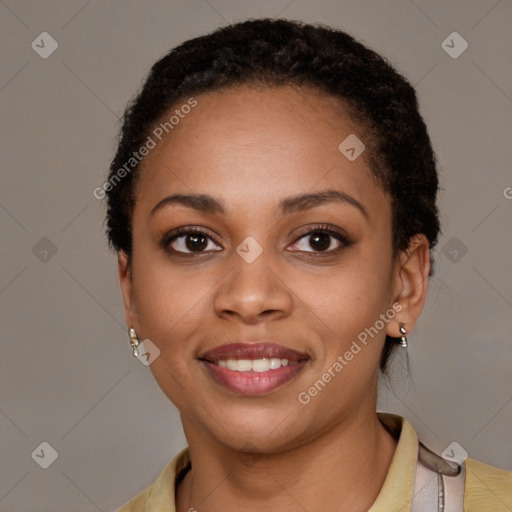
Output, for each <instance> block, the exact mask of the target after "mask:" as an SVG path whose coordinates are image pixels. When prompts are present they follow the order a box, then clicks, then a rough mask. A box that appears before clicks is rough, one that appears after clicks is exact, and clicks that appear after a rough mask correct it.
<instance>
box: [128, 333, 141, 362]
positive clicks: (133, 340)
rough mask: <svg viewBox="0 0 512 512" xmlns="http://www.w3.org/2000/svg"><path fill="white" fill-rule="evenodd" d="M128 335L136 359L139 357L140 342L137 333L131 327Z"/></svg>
mask: <svg viewBox="0 0 512 512" xmlns="http://www.w3.org/2000/svg"><path fill="white" fill-rule="evenodd" d="M128 334H129V335H130V345H131V346H132V349H133V355H134V357H139V349H138V348H137V347H138V346H139V344H140V340H139V338H138V337H137V333H136V332H135V329H133V328H132V327H130V328H129V329H128Z"/></svg>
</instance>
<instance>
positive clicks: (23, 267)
mask: <svg viewBox="0 0 512 512" xmlns="http://www.w3.org/2000/svg"><path fill="white" fill-rule="evenodd" d="M258 16H271V17H274V16H282V17H285V18H290V19H301V20H305V21H311V22H316V21H321V22H325V23H329V24H332V25H334V26H337V27H340V28H343V29H345V30H347V31H348V32H350V33H352V34H353V35H354V36H356V37H358V38H359V39H361V40H362V41H363V42H365V43H367V44H369V45H371V46H372V47H373V48H375V49H376V50H377V51H379V52H381V53H382V54H384V55H385V56H387V57H388V58H389V59H390V61H391V62H392V63H393V64H394V65H395V66H397V67H398V69H400V70H401V71H402V72H403V73H404V74H405V75H406V76H407V77H408V78H409V79H410V80H411V82H412V83H413V84H415V85H416V87H417V91H418V94H419V98H420V102H421V109H422V113H423V114H424V117H425V119H426V122H427V124H428V126H429V130H430V133H431V137H432V139H433V143H434V146H435V149H436V152H437V155H438V159H439V164H440V173H441V175H440V179H441V185H442V188H443V191H442V193H441V197H440V206H441V211H442V217H443V223H444V235H443V237H442V238H441V240H440V243H439V246H438V249H437V250H436V251H435V256H436V258H437V272H436V275H435V277H434V278H433V279H432V280H431V284H430V292H429V299H428V303H427V306H426V310H425V312H424V314H423V316H422V317H421V320H420V322H419V325H418V326H417V329H416V330H415V331H414V333H413V334H412V335H411V336H410V337H409V341H410V348H409V354H410V361H411V370H412V372H411V376H410V377H407V376H406V374H405V369H404V368H405V366H404V364H403V361H400V359H398V360H397V361H396V362H395V365H394V368H395V377H394V378H393V379H392V382H391V383H383V385H382V389H381V398H380V408H381V409H384V410H387V411H391V412H397V413H399V414H403V415H405V416H406V417H407V418H408V420H409V421H410V422H411V423H412V425H413V426H414V427H415V429H416V430H417V432H418V433H419V435H420V438H422V439H423V441H424V442H425V443H426V444H427V445H428V446H430V447H431V448H432V449H434V450H436V451H438V452H439V453H440V452H442V451H443V450H444V449H445V448H446V447H447V446H448V445H449V444H450V443H451V442H452V441H457V442H458V443H459V444H460V445H461V446H462V447H464V449H465V450H466V451H467V452H468V453H469V456H470V457H472V458H475V459H479V460H481V461H484V462H486V463H489V464H492V465H496V466H500V467H503V468H508V469H512V450H511V432H512V429H511V424H512V421H511V420H512V385H511V384H512V381H511V360H512V357H511V343H510V328H511V320H510V318H511V314H512V309H511V308H512V292H511V272H510V268H511V254H512V247H511V237H510V223H509V222H507V221H509V220H510V218H511V215H510V212H511V209H512V200H510V199H507V196H508V197H509V198H510V197H511V196H512V190H511V189H510V188H507V187H512V176H511V172H510V170H511V162H512V149H511V148H512V144H511V143H510V142H511V141H510V135H511V132H512V130H511V128H512V126H511V125H512V117H511V111H512V100H511V98H512V87H511V82H512V81H511V67H510V62H511V59H512V55H511V53H512V41H511V33H512V32H511V31H510V28H511V20H512V3H511V2H510V0H501V1H498V0H472V1H450V2H445V1H441V0H438V1H427V0H415V1H414V2H413V1H408V0H395V1H381V0H373V1H356V0H352V1H333V0H323V1H315V2H311V1H305V0H292V1H290V0H272V1H267V0H265V1H234V0H192V1H188V2H185V1H182V2H179V1H167V2H163V1H148V2H135V1H125V2H121V1H109V2H100V1H96V0H92V1H89V2H87V1H86V0H74V1H66V2H64V1H20V0H18V1H15V0H4V1H0V33H1V41H0V47H1V48H2V50H1V51H2V65H1V69H0V108H1V119H2V123H1V125H2V126H1V140H2V152H1V156H0V158H1V169H2V171H1V189H0V190H1V195H0V223H1V241H2V243H1V244H0V252H1V257H2V265H1V269H0V311H1V322H2V323H1V342H2V357H1V388H2V395H1V399H2V404H1V413H0V428H1V432H2V435H1V448H0V449H1V452H0V461H1V462H0V470H1V483H0V509H1V510H2V511H5V512H24V511H26V512H28V511H36V510H37V511H44V510H51V511H53V512H58V511H68V512H69V511H84V512H86V511H96V510H101V511H111V510H114V509H116V508H117V507H118V506H120V505H121V504H122V503H124V502H125V501H126V500H128V499H129V498H130V497H132V496H133V495H134V494H136V493H137V492H138V491H140V490H141V489H143V488H144V487H146V486H147V485H148V484H150V483H151V482H153V481H154V479H155V478H156V477H157V475H158V474H159V472H160V471H161V469H162V467H163V466H164V464H165V463H166V462H167V461H168V460H169V459H170V458H171V456H172V455H174V454H175V453H176V452H177V451H178V450H179V449H180V448H181V447H182V446H184V443H185V440H184V436H183V433H182V430H181V426H180V421H179V416H178V414H177V411H176V410H175V409H174V407H173V406H172V404H170V402H168V400H167V399H166V398H165V397H164V396H163V394H162V393H161V391H160V390H159V388H158V387H157V385H156V383H155V382H154V381H153V379H152V376H151V373H150V370H149V368H147V367H145V366H143V365H142V364H141V363H140V362H139V361H137V360H136V359H134V358H132V356H131V352H130V349H129V345H128V337H127V335H126V331H125V325H124V316H123V312H122V303H121V296H120V292H119V289H118V284H117V275H116V259H115V257H114V255H112V254H111V253H110V252H109V251H108V249H107V246H106V241H105V238H104V235H103V226H102V221H103V215H104V204H103V203H102V202H101V201H98V200H97V199H95V198H94V197H93V195H92V190H93V189H94V188H95V187H97V186H99V185H101V183H102V182H103V180H104V177H105V173H106V170H107V168H108V165H109V162H110V159H111V158H112V156H113V151H114V147H115V146H114V143H115V137H116V134H117V128H118V118H119V116H120V115H121V113H122V111H123V108H124V106H125V104H126V102H127V101H128V99H129V98H130V97H131V96H132V95H133V94H134V93H135V92H136V90H137V89H138V87H139V85H140V84H141V81H142V79H143V77H144V75H145V73H146V72H147V70H148V69H149V67H150V65H151V64H152V63H153V62H154V61H155V60H156V59H157V58H159V57H160V56H162V55H163V54H164V53H165V52H166V51H167V50H168V49H169V48H171V47H172V46H174V45H176V44H178V43H180V42H181V41H183V40H185V39H187V38H190V37H192V36H195V35H200V34H202V33H205V32H207V31H210V30H212V29H214V28H216V27H218V26H219V25H223V24H226V23H228V22H232V21H236V20H241V19H245V18H248V17H258ZM44 31H46V32H49V33H50V34H51V35H52V37H53V38H55V40H57V42H58V44H59V47H58V49H57V50H56V51H55V53H53V54H52V55H51V56H50V57H49V58H47V59H43V58H41V57H40V56H39V55H38V54H37V53H36V52H35V51H34V50H33V49H32V47H31V43H32V41H34V40H35V39H36V38H37V36H39V34H41V33H42V32H44ZM453 31H456V32H458V33H459V34H461V36H462V37H463V38H464V39H465V40H466V41H467V42H468V44H469V47H468V49H467V50H466V51H465V52H464V53H463V54H462V55H460V57H458V58H457V59H453V58H451V57H450V56H449V55H448V54H447V53H446V52H445V51H444V50H443V48H442V47H441V42H442V41H443V40H445V38H446V37H447V36H448V35H449V34H450V33H452V32H453ZM41 239H43V240H42V241H41ZM48 240H49V241H51V242H49V241H48ZM55 250H56V252H55ZM45 251H47V252H45ZM465 251H467V252H465ZM54 252H55V254H53V253H54ZM464 252H465V253H464ZM43 441H46V442H48V443H49V444H50V445H51V446H52V447H53V448H54V449H55V450H56V451H57V452H58V458H57V459H56V460H55V462H54V463H53V464H52V465H51V466H50V467H49V468H48V469H42V468H41V467H39V465H38V464H36V462H35V461H34V460H33V458H31V453H32V452H33V451H34V450H35V449H36V448H37V447H38V446H39V445H40V443H41V442H43ZM46 456H48V451H47V452H46V454H45V457H46Z"/></svg>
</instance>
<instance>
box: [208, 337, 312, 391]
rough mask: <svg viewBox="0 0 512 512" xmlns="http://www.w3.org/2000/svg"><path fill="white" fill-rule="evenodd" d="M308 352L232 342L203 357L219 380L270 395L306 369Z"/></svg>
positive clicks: (235, 388)
mask: <svg viewBox="0 0 512 512" xmlns="http://www.w3.org/2000/svg"><path fill="white" fill-rule="evenodd" d="M308 360H309V357H308V356H307V355H306V354H303V353H300V352H297V351H295V350H292V349H289V348H286V347H284V346H282V345H277V344H274V343H268V342H260V343H231V344H228V345H222V346H220V347H215V348H214V349H211V350H209V351H207V352H205V353H204V354H202V355H201V356H200V357H199V361H201V363H202V364H203V365H204V366H205V367H206V369H207V370H208V375H209V376H210V377H212V378H213V380H214V381H215V382H217V383H218V384H221V385H222V386H223V387H225V388H227V389H229V390H230V391H232V392H234V393H237V394H241V395H245V396H258V395H264V394H268V393H270V392H272V391H274V390H276V389H277V388H279V387H281V386H283V385H284V384H287V383H289V382H290V381H292V380H293V379H294V378H295V377H296V375H297V374H298V373H299V372H300V371H301V370H302V369H303V368H304V366H305V365H306V363H307V362H308Z"/></svg>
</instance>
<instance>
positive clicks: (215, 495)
mask: <svg viewBox="0 0 512 512" xmlns="http://www.w3.org/2000/svg"><path fill="white" fill-rule="evenodd" d="M184 427H185V425H184ZM185 431H186V433H187V439H189V446H190V458H191V463H192V469H191V470H190V471H189V472H188V473H187V475H186V476H185V478H184V479H183V481H182V482H181V484H180V485H179V486H178V489H177V493H176V505H177V508H176V510H177V511H178V512H186V511H188V510H190V509H196V510H197V511H198V512H201V511H202V510H208V511H209V512H220V511H222V512H225V511H226V510H238V509H242V510H244V511H247V512H252V511H254V512H256V511H260V510H262V509H265V510H288V511H293V512H295V511H297V512H299V511H300V512H303V511H304V510H322V511H324V512H335V511H336V512H344V511H350V512H358V511H361V512H363V511H367V510H368V509H369V508H370V507H371V505H372V504H373V502H374V501H375V500H376V498H377V496H378V494H379V492H380V490H381V488H382V485H383V484H384V480H385V478H386V475H387V472H388V469H389V466H390V464H391V460H392V458H393V454H394V452H395V448H396V441H395V440H394V439H393V437H392V436H391V435H390V434H389V433H388V432H387V430H386V429H385V428H384V427H383V426H382V424H381V423H380V421H379V420H378V418H377V415H376V413H375V412H374V411H372V412H371V413H366V414H361V415H360V416H359V417H355V418H353V417H351V418H349V419H347V420H346V421H343V422H340V423H339V424H337V425H336V426H335V427H333V428H332V429H330V430H329V431H327V432H324V433H322V435H320V436H317V437H316V438H315V439H314V440H312V441H309V442H308V443H307V444H302V445H301V446H299V447H297V448H295V449H292V450H287V451H285V452H281V453H272V454H257V455H254V454H247V453H245V454H242V453H241V452H239V451H237V450H232V449H231V448H229V449H228V448H226V447H225V446H222V447H219V446H215V445H212V444H210V443H208V442H205V441H204V440H205V438H204V436H203V437H201V436H199V435H198V436H195V435H194V434H193V433H191V432H187V429H185Z"/></svg>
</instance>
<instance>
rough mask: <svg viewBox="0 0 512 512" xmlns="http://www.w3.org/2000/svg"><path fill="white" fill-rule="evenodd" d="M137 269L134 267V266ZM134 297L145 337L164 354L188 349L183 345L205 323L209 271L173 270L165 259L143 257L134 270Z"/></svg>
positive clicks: (210, 280)
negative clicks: (202, 321) (202, 322)
mask: <svg viewBox="0 0 512 512" xmlns="http://www.w3.org/2000/svg"><path fill="white" fill-rule="evenodd" d="M134 268H135V267H134ZM133 282H134V295H135V298H136V305H137V314H138V319H139V324H140V328H141V332H142V335H143V336H145V337H147V338H150V339H151V340H152V341H154V343H155V344H157V346H158V347H160V350H161V351H162V352H170V351H172V352H176V351H183V350H186V349H187V344H186V343H183V341H184V340H186V339H187V338H188V337H189V336H191V335H192V334H193V331H194V330H195V329H196V328H197V327H198V326H200V325H201V319H203V320H204V318H203V317H204V308H205V305H206V301H207V300H208V288H209V287H210V286H211V284H212V283H213V282H214V281H213V280H212V279H210V274H209V273H208V272H202V271H197V270H196V271H192V269H190V270H188V271H183V270H179V269H173V268H171V265H170V264H169V263H168V262H165V258H162V257H160V256H159V257H152V258H149V257H147V258H141V259H140V260H139V265H138V267H136V268H135V271H134V281H133Z"/></svg>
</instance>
